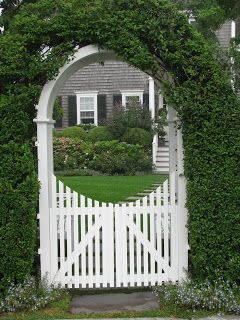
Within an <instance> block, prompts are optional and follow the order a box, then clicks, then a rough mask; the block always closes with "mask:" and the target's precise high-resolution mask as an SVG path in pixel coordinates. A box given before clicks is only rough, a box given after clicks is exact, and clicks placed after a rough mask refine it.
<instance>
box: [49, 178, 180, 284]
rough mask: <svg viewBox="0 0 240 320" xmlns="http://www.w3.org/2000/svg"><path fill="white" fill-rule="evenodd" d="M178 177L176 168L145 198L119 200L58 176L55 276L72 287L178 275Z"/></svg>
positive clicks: (54, 199)
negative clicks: (95, 195)
mask: <svg viewBox="0 0 240 320" xmlns="http://www.w3.org/2000/svg"><path fill="white" fill-rule="evenodd" d="M175 180H176V177H175V173H174V174H172V175H171V176H170V186H169V182H168V181H167V180H166V181H165V182H164V183H163V185H162V186H159V187H158V188H157V189H156V190H155V191H153V192H151V193H150V194H149V195H147V196H145V197H143V198H142V199H141V200H140V199H139V200H137V201H136V202H130V203H128V204H126V203H123V204H114V205H113V204H111V203H109V204H106V203H99V202H98V201H95V200H94V201H93V200H92V199H90V198H86V197H85V196H83V195H80V197H79V195H78V193H76V192H75V191H72V190H71V189H70V188H69V187H66V188H65V186H64V184H63V183H62V182H61V181H59V182H58V183H57V182H56V177H55V176H53V179H52V208H51V215H50V227H51V233H50V238H51V271H50V276H51V281H52V282H54V283H55V284H58V283H60V284H61V285H62V286H67V287H68V288H72V287H74V288H79V287H81V288H86V287H87V288H93V287H96V288H100V287H114V286H116V287H122V286H123V287H128V286H135V285H136V286H142V285H144V286H148V285H149V284H151V285H155V284H161V283H162V282H163V281H168V280H171V281H177V280H178V243H177V239H178V237H177V226H178V216H177V205H176V196H175V186H176V181H175ZM57 185H58V188H57V187H56V186H57ZM57 189H58V191H57ZM169 190H170V191H169Z"/></svg>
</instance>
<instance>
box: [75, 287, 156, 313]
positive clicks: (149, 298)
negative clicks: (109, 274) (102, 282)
mask: <svg viewBox="0 0 240 320" xmlns="http://www.w3.org/2000/svg"><path fill="white" fill-rule="evenodd" d="M157 309H159V302H158V299H157V297H156V296H155V295H154V294H152V292H134V293H111V294H96V295H83V296H74V297H73V299H72V301H71V304H70V312H71V313H73V314H78V313H105V312H118V311H144V310H157Z"/></svg>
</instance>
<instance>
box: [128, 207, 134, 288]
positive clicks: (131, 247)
mask: <svg viewBox="0 0 240 320" xmlns="http://www.w3.org/2000/svg"><path fill="white" fill-rule="evenodd" d="M128 216H129V224H128V227H129V256H130V259H129V263H130V277H129V278H130V286H131V287H133V286H134V284H135V283H134V282H135V281H134V280H135V279H134V278H135V277H134V237H133V223H134V222H133V202H130V203H129V204H128Z"/></svg>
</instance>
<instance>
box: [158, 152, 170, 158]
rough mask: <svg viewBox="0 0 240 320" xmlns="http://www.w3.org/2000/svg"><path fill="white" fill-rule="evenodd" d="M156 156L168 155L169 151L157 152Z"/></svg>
mask: <svg viewBox="0 0 240 320" xmlns="http://www.w3.org/2000/svg"><path fill="white" fill-rule="evenodd" d="M157 157H169V152H157Z"/></svg>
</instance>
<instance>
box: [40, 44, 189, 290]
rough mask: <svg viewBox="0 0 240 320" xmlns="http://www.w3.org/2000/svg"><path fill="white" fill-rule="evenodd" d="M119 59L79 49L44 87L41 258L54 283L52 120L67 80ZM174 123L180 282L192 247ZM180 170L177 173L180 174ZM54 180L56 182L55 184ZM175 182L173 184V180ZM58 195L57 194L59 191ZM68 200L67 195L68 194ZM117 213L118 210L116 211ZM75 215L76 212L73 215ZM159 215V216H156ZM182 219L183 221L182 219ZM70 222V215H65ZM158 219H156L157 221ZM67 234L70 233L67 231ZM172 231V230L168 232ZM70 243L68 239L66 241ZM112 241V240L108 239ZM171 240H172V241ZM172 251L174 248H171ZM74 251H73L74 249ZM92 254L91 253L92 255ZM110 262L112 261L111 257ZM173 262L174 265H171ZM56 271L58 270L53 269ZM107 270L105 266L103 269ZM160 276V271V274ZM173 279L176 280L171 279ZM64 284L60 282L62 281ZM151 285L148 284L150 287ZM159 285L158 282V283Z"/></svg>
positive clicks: (92, 49) (179, 139)
mask: <svg viewBox="0 0 240 320" xmlns="http://www.w3.org/2000/svg"><path fill="white" fill-rule="evenodd" d="M116 59H117V57H116V55H115V54H114V52H112V51H109V50H99V49H98V48H97V47H96V46H91V45H89V46H86V47H83V48H81V49H79V50H78V51H77V52H76V54H75V56H74V59H72V60H71V61H70V62H68V63H66V64H65V65H64V66H63V67H62V68H61V69H60V70H59V73H58V76H57V77H56V78H55V79H54V80H52V81H49V82H48V83H47V84H46V85H45V86H44V88H43V90H42V93H41V95H40V99H39V103H38V105H37V117H36V119H34V122H35V123H36V124H37V143H36V144H37V147H38V177H39V181H40V185H41V188H40V196H39V221H40V252H39V253H40V256H41V273H42V276H44V275H46V274H50V275H51V276H50V280H51V282H53V281H54V280H55V276H56V273H57V272H58V271H57V268H56V261H55V262H54V259H56V257H55V255H56V253H54V252H53V251H54V250H55V251H57V245H56V244H55V245H54V244H53V241H54V240H53V232H57V230H53V229H52V222H51V221H52V217H51V216H52V215H53V207H54V204H53V202H54V200H53V193H54V191H55V188H56V187H55V186H53V183H55V178H54V172H53V141H52V129H53V127H54V121H53V119H52V114H53V105H54V101H55V99H56V97H57V95H58V93H59V91H60V90H61V88H62V87H63V85H64V83H65V81H66V80H67V79H68V78H69V77H70V76H71V75H72V74H73V73H75V72H76V71H77V70H79V69H80V68H83V67H84V66H87V65H89V64H91V63H94V62H96V61H105V60H116ZM170 114H172V121H171V124H170V128H171V130H170V136H171V141H170V150H171V151H170V154H171V155H172V156H171V160H170V163H171V166H170V167H171V172H170V175H171V174H174V176H176V177H177V182H176V183H175V178H174V186H170V190H171V192H173V193H174V197H175V195H177V197H178V212H177V211H176V212H175V215H176V216H177V217H178V221H177V222H176V230H172V231H171V232H174V235H173V237H174V238H175V237H176V240H175V241H176V242H175V243H174V244H172V245H171V246H172V247H174V250H176V252H177V260H178V261H177V262H176V269H177V271H176V274H177V275H176V280H179V279H182V278H184V276H185V274H184V272H185V271H184V270H186V269H187V266H188V245H187V229H186V223H187V213H186V209H185V201H186V197H185V194H186V191H185V182H184V180H185V179H184V176H183V150H182V137H181V132H180V131H179V130H178V134H177V139H174V137H175V136H176V135H175V130H176V128H174V122H175V121H176V120H177V119H176V113H175V112H173V111H172V112H171V113H170ZM176 170H177V171H176ZM53 180H54V182H53ZM170 183H171V181H170ZM55 192H56V191H55ZM64 197H66V194H65V195H64ZM69 210H72V211H74V208H73V207H71V208H70V209H69ZM115 210H116V209H115ZM72 214H73V213H72ZM153 214H156V213H153ZM180 217H181V219H180ZM65 219H67V215H66V216H65ZM155 219H156V218H155ZM168 219H170V216H168ZM155 224H156V226H155V228H156V229H159V230H161V228H162V227H161V224H160V225H158V224H157V221H155ZM65 232H66V230H65ZM168 232H170V231H168ZM71 233H72V234H73V233H74V230H73V229H72V230H71ZM65 240H66V239H65ZM108 241H111V239H108ZM162 241H164V240H162ZM169 241H170V240H169ZM169 250H170V249H169ZM71 251H72V250H71ZM90 254H91V253H90V252H89V253H88V255H90ZM108 259H109V258H108ZM121 259H123V257H121ZM169 263H170V262H169ZM53 268H55V270H53ZM103 268H104V266H103ZM159 273H160V271H159ZM169 279H171V280H174V278H171V277H170V276H169ZM58 281H60V280H58ZM148 283H149V282H147V284H148ZM154 283H156V282H154Z"/></svg>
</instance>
